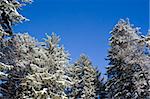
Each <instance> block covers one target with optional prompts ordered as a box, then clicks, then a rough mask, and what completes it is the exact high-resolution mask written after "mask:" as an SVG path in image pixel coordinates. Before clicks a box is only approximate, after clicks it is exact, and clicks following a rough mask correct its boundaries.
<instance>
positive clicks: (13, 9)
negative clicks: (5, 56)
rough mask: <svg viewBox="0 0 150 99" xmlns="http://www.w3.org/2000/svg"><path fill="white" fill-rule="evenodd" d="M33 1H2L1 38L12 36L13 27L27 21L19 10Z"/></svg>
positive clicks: (0, 9) (0, 16)
mask: <svg viewBox="0 0 150 99" xmlns="http://www.w3.org/2000/svg"><path fill="white" fill-rule="evenodd" d="M29 2H31V0H0V38H2V37H4V36H5V35H12V34H13V31H12V25H15V24H16V23H19V22H21V21H23V20H26V18H25V17H23V16H22V15H21V14H19V13H18V10H19V9H20V8H21V7H22V6H24V5H25V4H26V3H29Z"/></svg>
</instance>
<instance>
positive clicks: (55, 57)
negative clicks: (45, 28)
mask: <svg viewBox="0 0 150 99" xmlns="http://www.w3.org/2000/svg"><path fill="white" fill-rule="evenodd" d="M47 38H48V39H46V43H45V44H44V45H45V46H44V47H34V48H32V49H31V50H32V53H31V54H30V55H31V57H30V58H31V59H30V60H31V61H30V64H29V67H30V72H29V73H28V75H27V76H26V77H25V78H24V79H23V80H22V82H21V84H20V87H19V90H18V92H17V95H18V96H17V98H23V99H26V98H32V99H48V98H49V99H66V98H67V97H66V94H65V92H64V89H65V88H66V87H67V86H69V85H70V84H71V80H70V78H69V77H68V76H67V75H66V70H65V67H66V66H67V65H68V61H69V60H68V59H69V57H68V55H69V54H68V53H67V52H66V51H64V48H63V47H61V46H59V40H60V38H59V37H58V36H56V35H55V34H54V33H53V34H52V36H47ZM20 92H21V93H20Z"/></svg>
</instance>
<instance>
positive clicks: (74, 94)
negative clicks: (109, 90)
mask: <svg viewBox="0 0 150 99" xmlns="http://www.w3.org/2000/svg"><path fill="white" fill-rule="evenodd" d="M69 73H70V74H69V75H70V76H71V78H72V80H73V83H74V85H73V86H71V90H72V91H71V93H70V94H69V95H70V96H69V97H71V98H73V99H78V98H80V99H95V98H98V95H101V96H102V91H103V89H104V86H103V81H102V79H101V78H100V72H99V71H98V70H96V69H95V68H94V67H93V65H92V63H91V61H90V60H89V59H88V57H86V56H85V55H81V57H80V59H79V60H78V61H77V62H76V63H75V64H74V65H73V66H71V67H70V71H69ZM101 96H100V97H101ZM101 99H102V98H101Z"/></svg>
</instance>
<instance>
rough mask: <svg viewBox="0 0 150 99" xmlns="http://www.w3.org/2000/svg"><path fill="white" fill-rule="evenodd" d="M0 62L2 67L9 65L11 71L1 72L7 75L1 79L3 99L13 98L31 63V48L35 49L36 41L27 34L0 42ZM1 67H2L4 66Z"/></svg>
mask: <svg viewBox="0 0 150 99" xmlns="http://www.w3.org/2000/svg"><path fill="white" fill-rule="evenodd" d="M0 42H1V45H0V46H1V47H0V53H1V55H0V62H1V63H2V64H4V65H8V66H9V65H10V66H11V67H12V69H9V70H8V69H7V70H1V72H3V73H7V75H8V76H7V77H5V79H4V78H3V79H1V81H2V82H5V83H2V84H1V85H0V87H1V88H2V89H5V90H1V91H2V92H1V93H2V94H3V97H4V98H6V97H8V98H13V96H15V95H16V90H17V88H18V86H19V84H20V81H21V79H22V78H24V77H25V76H26V74H27V73H28V72H29V70H28V68H29V64H30V62H31V57H32V56H31V55H32V53H31V51H30V50H31V48H34V47H36V43H35V42H36V40H34V39H33V38H32V37H31V36H29V35H28V34H17V35H15V36H13V37H11V38H10V39H3V40H1V41H0ZM4 65H3V66H4Z"/></svg>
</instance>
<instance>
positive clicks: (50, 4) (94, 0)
mask: <svg viewBox="0 0 150 99" xmlns="http://www.w3.org/2000/svg"><path fill="white" fill-rule="evenodd" d="M148 9H149V0H34V2H33V4H31V5H29V6H27V7H24V8H23V10H22V11H21V12H22V14H23V15H24V16H26V17H27V18H28V19H30V22H25V23H23V24H19V25H17V26H15V27H14V28H15V31H16V32H29V34H30V35H32V36H34V37H36V38H37V39H39V40H40V39H41V38H44V37H45V35H44V34H45V33H49V34H51V32H56V33H57V34H58V35H60V37H61V43H62V44H63V45H64V46H65V49H66V50H68V51H69V52H70V54H71V58H72V60H71V61H75V60H76V59H78V58H79V56H80V54H81V53H85V54H87V55H88V56H89V58H90V59H91V60H92V62H93V64H94V65H96V66H99V69H100V71H102V74H104V73H105V72H106V70H105V66H107V61H105V58H106V57H107V50H108V48H109V46H108V39H109V37H110V34H109V32H110V31H111V30H112V28H113V27H114V25H115V24H116V23H117V21H118V20H119V19H120V18H124V19H125V18H129V19H130V21H131V23H133V24H134V25H135V26H137V27H141V31H142V32H143V34H146V33H147V31H148V27H149V14H148V12H149V10H148Z"/></svg>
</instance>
